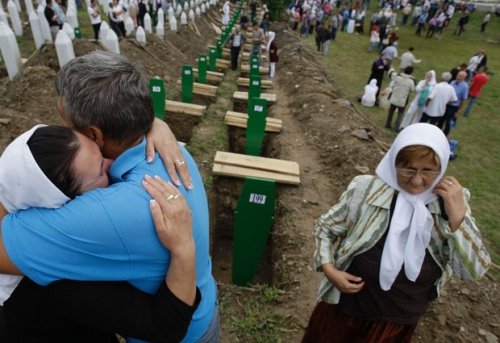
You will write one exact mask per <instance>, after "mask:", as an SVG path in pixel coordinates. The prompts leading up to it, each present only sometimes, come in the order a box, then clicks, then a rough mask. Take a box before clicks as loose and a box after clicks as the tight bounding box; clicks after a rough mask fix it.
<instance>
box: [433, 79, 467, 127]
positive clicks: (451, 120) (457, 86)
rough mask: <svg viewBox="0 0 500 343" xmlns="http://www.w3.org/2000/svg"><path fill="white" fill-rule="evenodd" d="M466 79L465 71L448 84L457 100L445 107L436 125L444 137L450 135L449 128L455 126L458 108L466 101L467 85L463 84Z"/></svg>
mask: <svg viewBox="0 0 500 343" xmlns="http://www.w3.org/2000/svg"><path fill="white" fill-rule="evenodd" d="M466 77H467V73H466V72H465V71H461V72H459V73H458V74H457V78H456V80H455V81H452V82H450V86H451V87H453V89H454V90H455V94H456V95H457V100H455V101H453V102H451V103H448V104H447V105H446V111H445V112H444V116H443V117H442V118H441V120H440V121H439V123H438V127H440V128H441V129H443V132H444V134H445V135H446V136H448V134H449V133H450V130H451V128H452V127H454V126H455V123H456V120H457V113H458V111H460V108H461V107H462V105H463V103H464V102H465V100H467V96H468V94H469V86H468V85H467V82H465V78H466Z"/></svg>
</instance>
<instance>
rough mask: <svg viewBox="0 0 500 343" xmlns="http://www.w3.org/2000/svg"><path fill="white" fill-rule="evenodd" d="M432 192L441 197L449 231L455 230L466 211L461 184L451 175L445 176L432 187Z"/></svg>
mask: <svg viewBox="0 0 500 343" xmlns="http://www.w3.org/2000/svg"><path fill="white" fill-rule="evenodd" d="M434 193H435V194H437V195H439V196H440V197H441V198H443V201H444V209H445V210H446V214H447V215H448V223H449V226H450V229H451V231H455V230H457V229H458V228H459V227H460V225H461V224H462V221H463V220H464V217H465V212H466V207H465V201H464V195H463V192H462V186H461V185H460V183H458V181H457V179H455V178H454V177H453V176H445V177H443V178H442V179H441V180H440V181H439V182H438V183H437V185H436V187H434Z"/></svg>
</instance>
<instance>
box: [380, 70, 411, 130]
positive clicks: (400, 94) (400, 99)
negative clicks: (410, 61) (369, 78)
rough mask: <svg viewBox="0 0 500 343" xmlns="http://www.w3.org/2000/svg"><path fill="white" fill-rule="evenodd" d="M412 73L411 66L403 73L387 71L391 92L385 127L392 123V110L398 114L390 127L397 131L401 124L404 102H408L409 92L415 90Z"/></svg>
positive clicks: (387, 127)
mask: <svg viewBox="0 0 500 343" xmlns="http://www.w3.org/2000/svg"><path fill="white" fill-rule="evenodd" d="M412 73H413V67H406V68H405V70H404V72H403V73H396V72H395V71H394V70H392V71H390V72H389V77H390V78H391V79H392V81H391V86H390V87H391V89H392V93H391V96H390V99H389V103H390V104H391V105H390V106H389V112H388V114H387V120H386V122H385V128H386V129H390V128H391V125H392V116H393V115H394V111H396V109H397V110H398V116H397V118H396V122H395V123H394V126H393V127H392V128H393V129H394V131H396V132H397V131H398V130H399V127H400V125H401V120H403V114H404V111H405V107H406V104H407V103H408V98H409V97H410V94H411V92H413V91H414V90H415V79H414V78H413V76H412V75H411V74H412Z"/></svg>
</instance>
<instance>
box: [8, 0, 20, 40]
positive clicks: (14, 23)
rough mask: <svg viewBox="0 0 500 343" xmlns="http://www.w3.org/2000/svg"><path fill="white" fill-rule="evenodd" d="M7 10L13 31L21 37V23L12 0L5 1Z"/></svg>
mask: <svg viewBox="0 0 500 343" xmlns="http://www.w3.org/2000/svg"><path fill="white" fill-rule="evenodd" d="M7 10H8V11H9V16H10V21H11V22H12V28H13V29H14V33H15V34H16V36H18V37H21V36H22V35H23V24H22V23H21V17H19V11H18V9H17V7H16V4H15V3H14V1H12V0H9V2H7Z"/></svg>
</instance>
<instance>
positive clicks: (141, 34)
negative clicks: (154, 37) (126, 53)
mask: <svg viewBox="0 0 500 343" xmlns="http://www.w3.org/2000/svg"><path fill="white" fill-rule="evenodd" d="M135 39H136V40H137V41H138V42H139V43H140V44H146V32H145V31H144V29H143V28H142V26H137V30H135Z"/></svg>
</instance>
